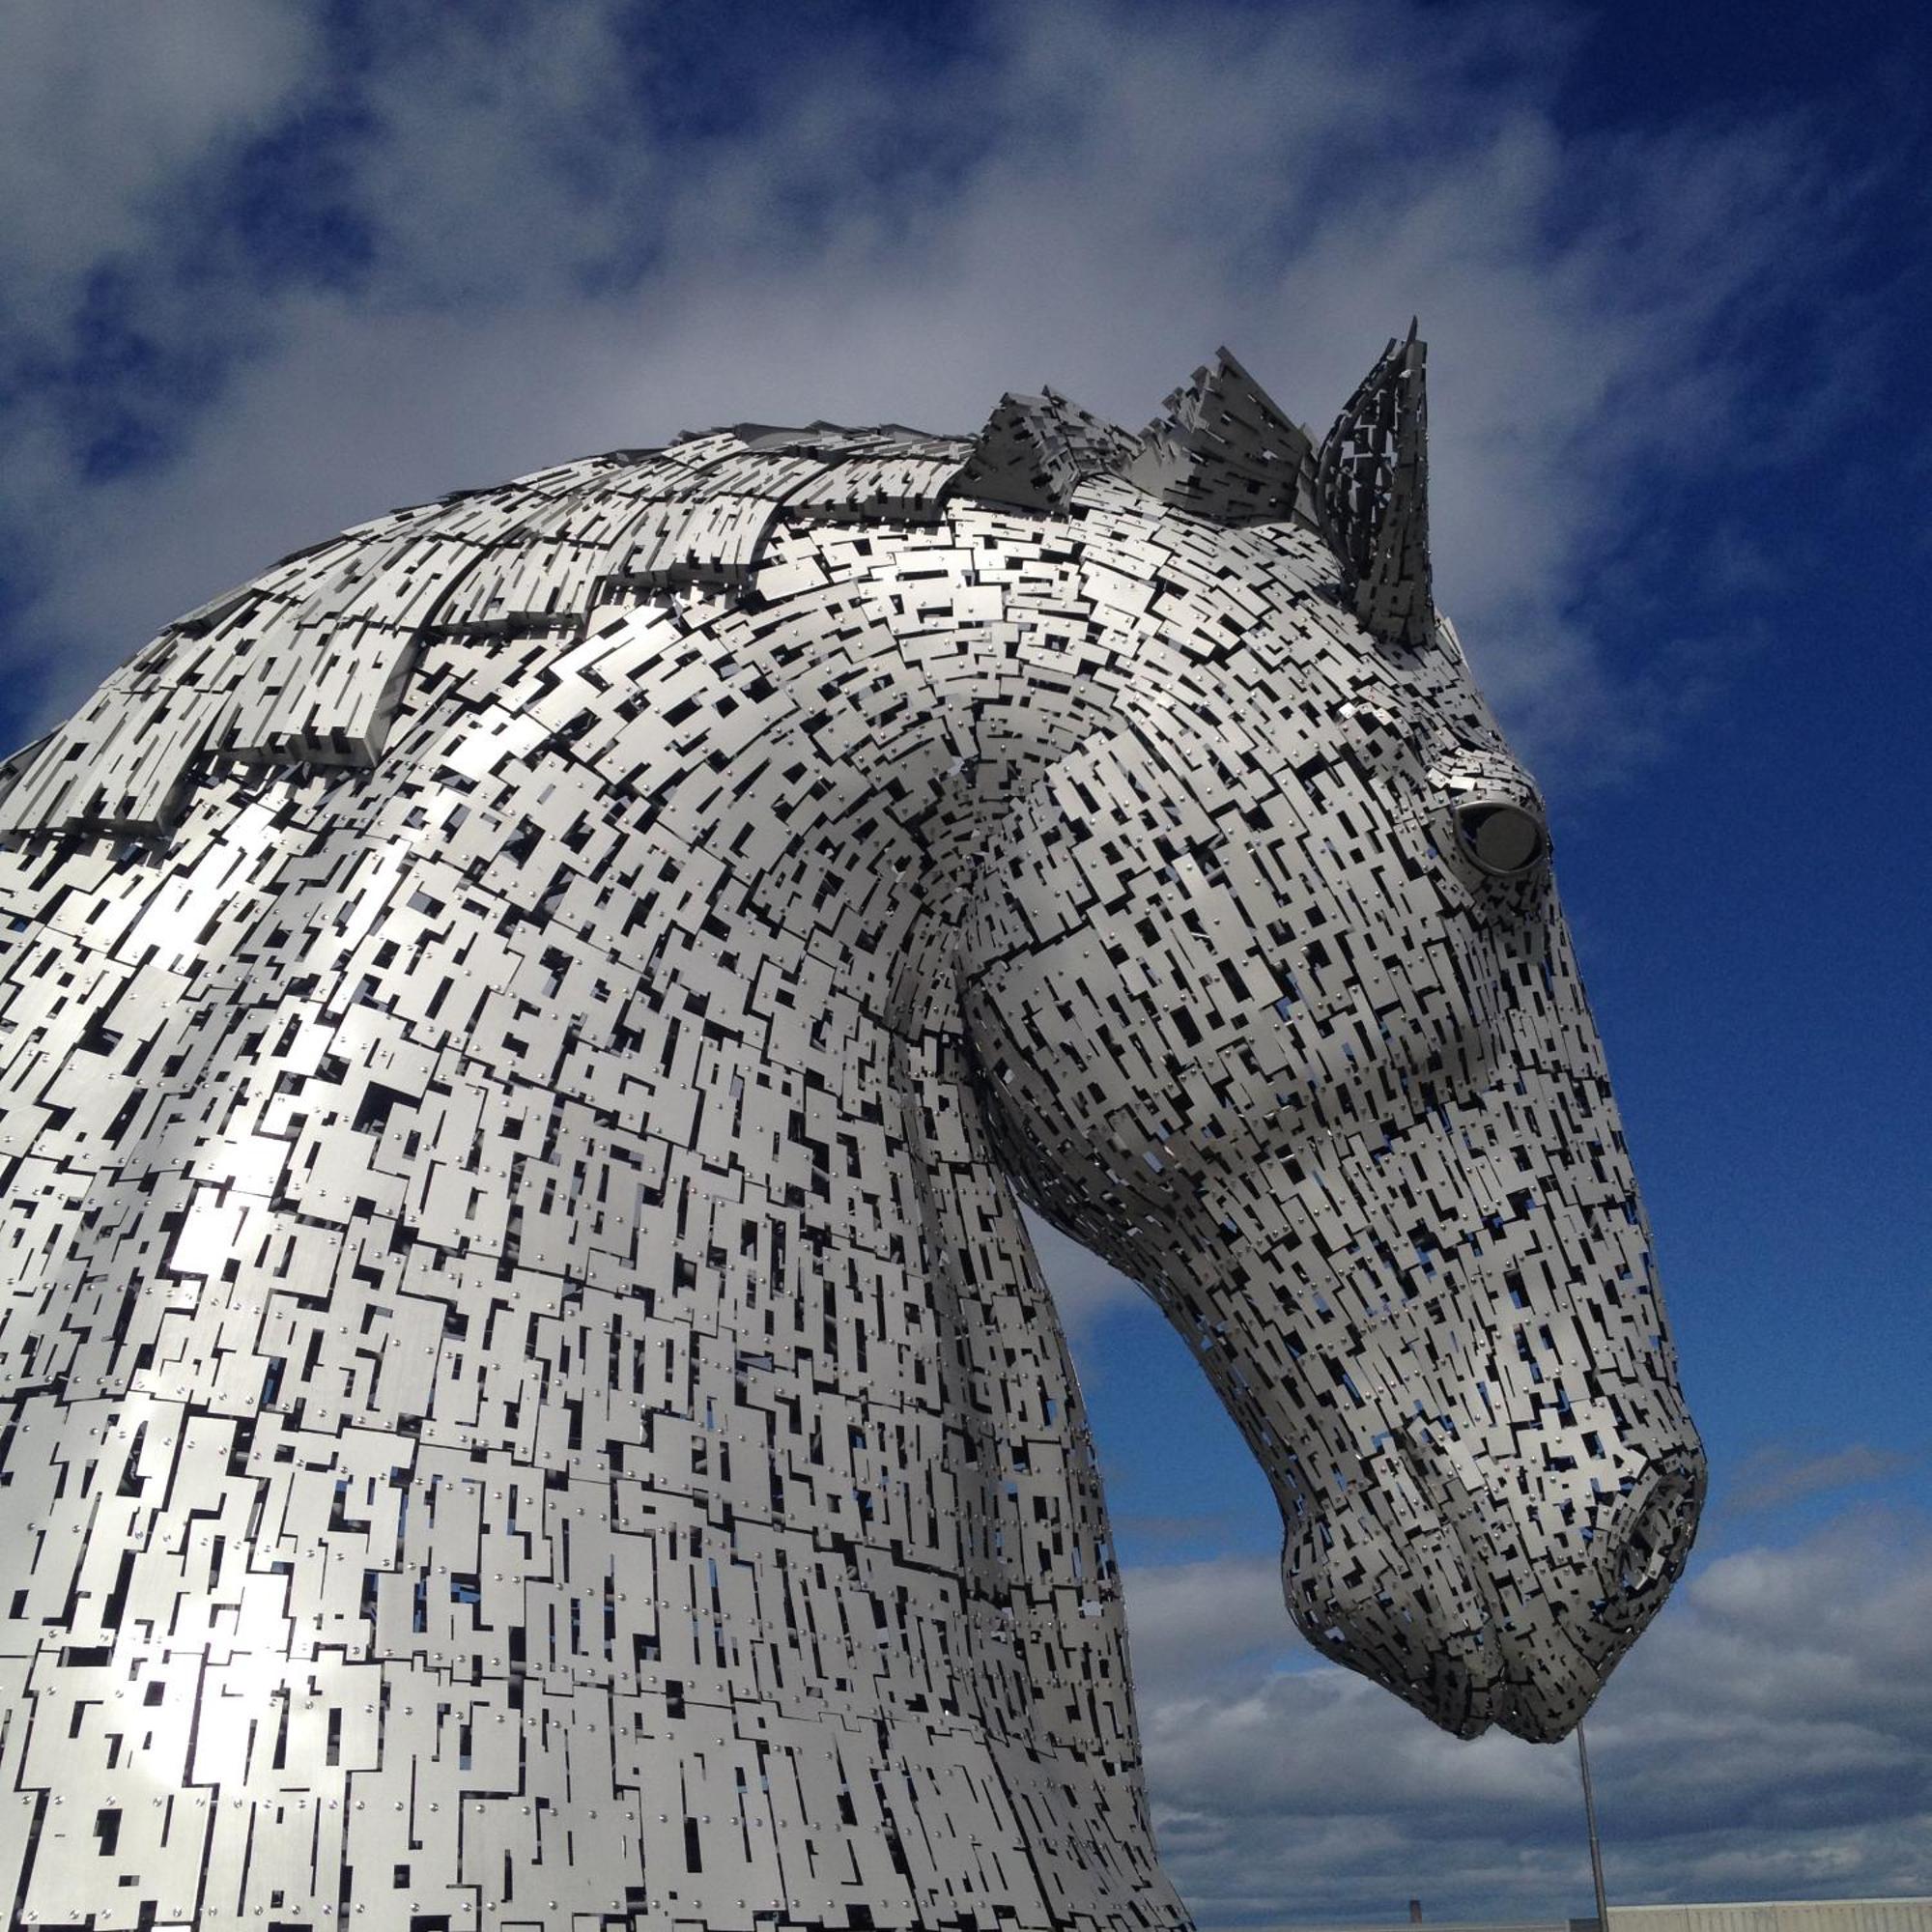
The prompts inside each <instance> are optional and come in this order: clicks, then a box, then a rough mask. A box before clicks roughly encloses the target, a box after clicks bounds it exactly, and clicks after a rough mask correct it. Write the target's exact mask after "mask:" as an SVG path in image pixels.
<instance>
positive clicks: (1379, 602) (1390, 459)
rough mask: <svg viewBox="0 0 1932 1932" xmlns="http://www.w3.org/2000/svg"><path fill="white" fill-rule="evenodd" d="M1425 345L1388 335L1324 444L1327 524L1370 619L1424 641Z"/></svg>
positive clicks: (1413, 643) (1430, 611)
mask: <svg viewBox="0 0 1932 1932" xmlns="http://www.w3.org/2000/svg"><path fill="white" fill-rule="evenodd" d="M1427 353H1428V352H1427V350H1426V348H1425V347H1424V345H1423V344H1422V343H1421V342H1419V341H1417V340H1416V334H1415V324H1414V323H1412V322H1411V323H1410V324H1409V326H1408V335H1407V337H1406V340H1404V341H1401V342H1391V343H1390V344H1389V346H1388V347H1387V349H1385V350H1384V351H1383V352H1382V356H1381V360H1380V361H1378V363H1377V364H1376V366H1375V367H1374V368H1373V369H1371V370H1370V371H1369V373H1368V376H1367V377H1366V379H1365V380H1364V381H1363V383H1362V385H1361V387H1360V388H1358V389H1357V390H1356V391H1355V393H1354V394H1353V395H1352V396H1350V398H1349V401H1348V404H1347V405H1346V407H1345V408H1344V409H1343V411H1342V413H1341V414H1340V415H1339V416H1337V417H1336V418H1335V427H1334V428H1333V429H1331V430H1330V431H1329V432H1328V436H1327V439H1326V440H1325V441H1324V442H1323V443H1322V445H1321V457H1320V459H1319V461H1318V464H1317V470H1316V489H1317V497H1318V503H1319V509H1320V514H1321V534H1322V536H1323V537H1324V538H1325V539H1326V540H1327V543H1328V547H1329V548H1330V549H1331V550H1332V551H1333V552H1334V553H1335V554H1336V555H1337V556H1338V557H1339V558H1340V559H1341V563H1342V581H1343V589H1344V591H1345V593H1346V594H1347V595H1348V597H1349V598H1350V602H1351V603H1352V604H1353V606H1354V610H1355V615H1356V616H1357V617H1358V618H1359V619H1360V620H1361V623H1362V625H1363V628H1364V629H1366V630H1367V631H1369V632H1370V633H1371V634H1372V635H1374V636H1375V637H1378V638H1379V639H1382V641H1383V642H1384V643H1390V644H1406V645H1408V646H1410V647H1411V648H1420V647H1421V646H1422V645H1424V644H1427V643H1429V642H1430V641H1431V640H1432V639H1434V637H1435V602H1434V597H1433V591H1432V586H1431V581H1430V565H1429V395H1428V390H1427V387H1426V384H1425V379H1424V369H1425V366H1426V359H1425V358H1426V356H1427Z"/></svg>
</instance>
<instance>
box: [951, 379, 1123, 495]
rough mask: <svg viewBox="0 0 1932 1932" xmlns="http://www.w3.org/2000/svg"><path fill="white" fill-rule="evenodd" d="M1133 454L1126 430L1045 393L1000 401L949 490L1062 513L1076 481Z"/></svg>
mask: <svg viewBox="0 0 1932 1932" xmlns="http://www.w3.org/2000/svg"><path fill="white" fill-rule="evenodd" d="M1138 447H1139V444H1138V442H1137V441H1136V440H1135V439H1134V438H1133V437H1131V436H1129V435H1128V434H1127V433H1126V431H1124V430H1122V429H1117V428H1116V427H1115V426H1114V425H1113V424H1112V423H1109V422H1102V421H1101V420H1100V418H1099V417H1098V416H1095V415H1090V414H1089V413H1088V412H1086V411H1085V410H1083V409H1081V408H1079V407H1078V406H1077V405H1075V404H1073V403H1069V402H1068V401H1067V400H1066V398H1065V396H1062V395H1057V394H1056V393H1055V392H1054V391H1053V390H1052V389H1046V390H1043V391H1042V393H1041V394H1039V395H1037V396H1014V395H1005V396H1002V397H1001V398H1000V403H999V407H998V408H997V409H996V410H994V412H993V413H992V415H991V416H990V417H988V418H987V422H986V427H985V428H984V429H982V430H981V431H980V434H979V437H978V439H977V440H975V442H974V444H973V450H972V454H971V455H969V456H968V457H967V459H966V466H965V468H964V469H961V470H960V472H959V474H958V476H957V477H956V478H955V479H954V481H953V484H952V488H953V490H954V492H956V493H957V494H958V495H960V496H962V497H981V498H983V499H984V500H986V501H988V502H994V503H1016V504H1018V505H1019V506H1020V507H1021V508H1022V509H1027V510H1064V509H1065V507H1066V506H1067V504H1068V503H1069V502H1070V501H1071V500H1072V498H1073V492H1074V489H1075V487H1076V486H1077V485H1078V484H1079V483H1080V481H1081V479H1082V478H1083V477H1087V476H1096V475H1099V474H1100V473H1101V472H1102V471H1105V470H1119V469H1122V468H1123V467H1124V466H1125V465H1126V464H1127V463H1128V461H1129V460H1130V459H1131V458H1132V457H1133V454H1134V452H1135V450H1136V449H1137V448H1138Z"/></svg>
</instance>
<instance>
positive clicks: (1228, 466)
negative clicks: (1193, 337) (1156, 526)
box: [1127, 347, 1318, 529]
mask: <svg viewBox="0 0 1932 1932" xmlns="http://www.w3.org/2000/svg"><path fill="white" fill-rule="evenodd" d="M1163 407H1164V408H1165V410H1166V411H1167V413H1166V415H1165V416H1163V417H1160V418H1158V419H1157V420H1155V421H1154V422H1152V423H1151V424H1150V425H1149V426H1148V431H1147V434H1146V436H1145V437H1143V438H1142V440H1141V450H1140V454H1139V456H1138V457H1136V458H1135V460H1134V462H1133V463H1132V465H1131V466H1130V467H1129V469H1128V470H1127V474H1128V476H1129V477H1130V478H1131V480H1132V481H1134V482H1136V483H1138V484H1140V485H1141V487H1142V488H1143V489H1145V490H1148V491H1150V492H1151V494H1152V495H1154V496H1156V497H1159V498H1160V500H1161V501H1162V502H1163V503H1166V504H1167V505H1169V507H1170V508H1173V509H1177V510H1188V511H1191V512H1192V513H1193V514H1194V515H1195V516H1197V517H1208V518H1211V519H1212V520H1213V521H1214V522H1216V523H1221V524H1257V523H1288V522H1293V523H1298V524H1301V525H1303V526H1305V527H1307V528H1310V529H1314V528H1317V527H1318V522H1317V516H1316V503H1315V444H1314V439H1313V438H1312V437H1311V436H1310V435H1309V433H1308V432H1307V430H1305V429H1303V428H1301V427H1300V426H1299V425H1298V424H1296V423H1294V422H1292V421H1291V420H1290V419H1289V417H1288V415H1287V414H1286V413H1285V412H1283V410H1282V409H1281V408H1280V407H1279V405H1277V404H1276V402H1275V401H1274V399H1273V398H1272V397H1271V396H1270V395H1269V394H1268V393H1267V391H1266V390H1265V389H1264V388H1263V387H1262V385H1261V384H1259V383H1257V382H1256V381H1255V379H1254V378H1253V377H1252V376H1250V375H1249V374H1248V372H1247V370H1246V369H1244V368H1243V367H1242V366H1241V364H1240V363H1239V362H1238V361H1236V359H1235V356H1234V355H1233V353H1232V352H1231V351H1229V350H1228V349H1226V348H1225V347H1224V348H1221V349H1217V350H1216V351H1215V352H1214V358H1213V360H1212V361H1210V362H1207V363H1204V364H1203V365H1202V366H1201V367H1200V368H1199V369H1197V370H1195V372H1194V375H1193V378H1192V379H1191V381H1190V382H1188V383H1185V384H1182V385H1181V386H1180V387H1179V388H1178V389H1176V390H1175V392H1174V393H1173V394H1172V395H1171V396H1169V397H1168V398H1167V401H1166V403H1165V404H1164V405H1163Z"/></svg>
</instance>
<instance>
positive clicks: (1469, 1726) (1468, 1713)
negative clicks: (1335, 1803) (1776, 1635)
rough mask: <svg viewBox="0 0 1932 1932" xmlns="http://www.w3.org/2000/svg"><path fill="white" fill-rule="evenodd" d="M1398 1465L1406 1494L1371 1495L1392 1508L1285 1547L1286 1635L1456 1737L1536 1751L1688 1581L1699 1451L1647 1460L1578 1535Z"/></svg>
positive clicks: (1565, 1730)
mask: <svg viewBox="0 0 1932 1932" xmlns="http://www.w3.org/2000/svg"><path fill="white" fill-rule="evenodd" d="M1403 1463H1404V1465H1405V1473H1406V1476H1407V1477H1408V1479H1409V1481H1408V1483H1402V1482H1400V1479H1397V1480H1396V1481H1394V1482H1391V1481H1386V1480H1385V1481H1384V1482H1383V1484H1382V1486H1381V1501H1382V1502H1383V1504H1384V1505H1385V1506H1386V1505H1391V1504H1393V1503H1395V1501H1396V1499H1397V1497H1398V1496H1400V1498H1401V1502H1402V1504H1403V1505H1404V1506H1403V1507H1401V1508H1400V1509H1395V1508H1390V1509H1389V1510H1388V1513H1387V1515H1386V1516H1384V1515H1383V1513H1382V1512H1381V1511H1377V1512H1375V1513H1374V1514H1371V1513H1370V1512H1368V1511H1366V1510H1364V1511H1360V1512H1357V1513H1356V1514H1355V1515H1354V1516H1353V1517H1352V1518H1351V1519H1350V1520H1346V1521H1334V1520H1331V1521H1329V1522H1327V1523H1316V1524H1313V1525H1311V1527H1310V1528H1309V1529H1308V1530H1306V1531H1304V1532H1303V1533H1302V1534H1301V1535H1300V1536H1299V1537H1295V1536H1293V1535H1292V1536H1291V1538H1290V1541H1289V1545H1288V1548H1287V1549H1286V1551H1285V1553H1284V1582H1285V1586H1286V1594H1287V1598H1288V1605H1289V1609H1290V1612H1291V1614H1292V1615H1293V1618H1294V1620H1295V1622H1296V1624H1297V1625H1298V1626H1299V1627H1300V1628H1301V1630H1302V1632H1303V1633H1304V1634H1306V1635H1307V1637H1308V1638H1309V1640H1310V1641H1311V1642H1312V1643H1313V1644H1314V1645H1315V1646H1316V1647H1317V1648H1318V1649H1319V1650H1321V1651H1322V1652H1323V1653H1324V1654H1325V1655H1327V1656H1329V1657H1331V1658H1333V1659H1334V1660H1335V1661H1336V1662H1340V1663H1345V1664H1347V1665H1349V1666H1350V1668H1351V1669H1354V1670H1359V1671H1361V1672H1362V1673H1363V1674H1364V1675H1366V1676H1368V1677H1371V1678H1373V1679H1375V1681H1376V1682H1378V1683H1379V1684H1382V1685H1384V1686H1386V1687H1387V1688H1388V1689H1389V1690H1393V1691H1395V1693H1396V1694H1397V1695H1398V1696H1400V1697H1402V1698H1403V1699H1405V1700H1406V1702H1408V1703H1410V1704H1412V1705H1414V1706H1415V1708H1416V1709H1417V1710H1419V1711H1421V1712H1422V1713H1423V1715H1424V1716H1425V1717H1427V1718H1429V1719H1431V1720H1432V1721H1433V1722H1435V1723H1436V1724H1439V1725H1441V1726H1442V1728H1443V1729H1445V1730H1447V1731H1451V1732H1453V1733H1454V1734H1455V1735H1456V1736H1458V1737H1463V1738H1473V1737H1477V1736H1479V1735H1480V1734H1481V1733H1482V1732H1484V1731H1486V1730H1488V1729H1489V1728H1490V1726H1491V1725H1492V1724H1495V1725H1499V1726H1500V1727H1501V1728H1502V1729H1504V1730H1506V1731H1508V1732H1510V1733H1512V1734H1513V1735H1514V1736H1517V1737H1520V1738H1525V1739H1528V1740H1530V1741H1531V1742H1533V1743H1539V1744H1548V1743H1554V1742H1555V1741H1556V1740H1558V1739H1560V1738H1563V1737H1565V1736H1567V1735H1568V1734H1569V1733H1570V1732H1571V1731H1572V1730H1574V1729H1575V1728H1576V1726H1577V1723H1578V1722H1580V1721H1581V1719H1582V1718H1583V1716H1584V1714H1585V1713H1586V1712H1587V1711H1588V1710H1589V1708H1590V1705H1591V1704H1592V1703H1593V1702H1594V1701H1595V1699H1596V1697H1597V1694H1598V1692H1599V1691H1600V1690H1602V1689H1603V1687H1604V1683H1605V1679H1606V1678H1607V1677H1608V1676H1609V1674H1610V1672H1611V1670H1612V1669H1614V1668H1615V1666H1616V1664H1617V1663H1618V1662H1620V1661H1621V1660H1622V1658H1623V1657H1624V1655H1625V1654H1626V1653H1627V1652H1628V1651H1629V1649H1630V1647H1631V1646H1632V1644H1634V1642H1635V1641H1636V1639H1637V1637H1638V1635H1639V1634H1641V1633H1642V1632H1643V1630H1644V1628H1645V1627H1646V1626H1647V1625H1648V1624H1649V1622H1650V1620H1651V1618H1652V1617H1654V1616H1655V1615H1656V1613H1657V1611H1658V1610H1659V1608H1660V1607H1661V1606H1662V1603H1663V1600H1664V1598H1665V1596H1666V1595H1667V1594H1668V1592H1669V1589H1670V1586H1671V1584H1672V1583H1673V1582H1674V1581H1675V1579H1676V1577H1678V1576H1679V1575H1680V1574H1681V1572H1682V1570H1683V1567H1684V1562H1685V1559H1686V1557H1687V1556H1688V1554H1689V1551H1690V1542H1691V1538H1692V1536H1693V1535H1694V1534H1695V1530H1696V1523H1697V1515H1698V1510H1699V1508H1700V1507H1701V1504H1702V1500H1703V1492H1704V1463H1703V1452H1702V1449H1701V1448H1700V1447H1698V1446H1697V1445H1696V1443H1695V1440H1694V1437H1693V1438H1692V1439H1691V1441H1690V1443H1688V1444H1687V1443H1677V1444H1673V1445H1671V1446H1670V1447H1669V1448H1667V1449H1665V1450H1662V1451H1660V1452H1659V1453H1657V1454H1656V1455H1654V1456H1653V1457H1652V1458H1651V1459H1650V1463H1649V1466H1648V1468H1647V1470H1646V1472H1645V1475H1644V1477H1643V1478H1642V1479H1641V1480H1640V1481H1639V1482H1638V1483H1637V1484H1636V1485H1635V1486H1634V1488H1633V1489H1632V1491H1631V1492H1630V1493H1629V1494H1628V1495H1624V1496H1621V1497H1619V1498H1617V1499H1616V1500H1615V1501H1614V1503H1613V1504H1611V1506H1610V1507H1608V1508H1607V1509H1606V1510H1605V1515H1604V1518H1603V1520H1601V1521H1600V1523H1599V1524H1598V1525H1596V1526H1595V1529H1594V1532H1593V1534H1592V1535H1591V1536H1590V1537H1589V1538H1587V1539H1585V1538H1583V1537H1581V1536H1579V1535H1577V1533H1576V1532H1575V1530H1574V1529H1572V1530H1565V1531H1561V1532H1557V1533H1553V1534H1550V1535H1548V1536H1545V1535H1543V1534H1542V1533H1541V1532H1540V1530H1539V1527H1538V1526H1537V1525H1536V1524H1534V1523H1533V1522H1530V1521H1526V1520H1523V1519H1522V1518H1521V1517H1520V1516H1519V1515H1518V1514H1517V1513H1516V1512H1514V1511H1511V1510H1508V1509H1506V1508H1504V1507H1502V1506H1501V1505H1499V1504H1498V1503H1497V1502H1496V1500H1495V1499H1494V1498H1492V1497H1490V1496H1484V1495H1480V1494H1477V1493H1474V1492H1471V1491H1470V1490H1469V1489H1467V1488H1465V1487H1463V1485H1462V1484H1461V1483H1459V1482H1457V1481H1456V1479H1455V1478H1454V1477H1453V1475H1451V1474H1450V1473H1449V1472H1448V1471H1447V1470H1446V1469H1445V1468H1444V1467H1442V1466H1441V1465H1440V1464H1439V1463H1435V1462H1434V1461H1433V1459H1428V1458H1426V1457H1412V1456H1405V1457H1404V1458H1403ZM1411 1484H1412V1487H1410V1485H1411ZM1405 1492H1406V1493H1405ZM1395 1522H1400V1523H1401V1525H1402V1526H1401V1528H1400V1530H1399V1531H1393V1532H1392V1529H1391V1524H1392V1523H1395Z"/></svg>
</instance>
